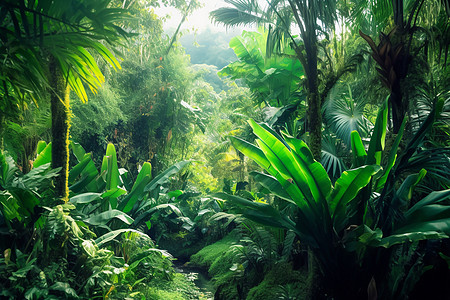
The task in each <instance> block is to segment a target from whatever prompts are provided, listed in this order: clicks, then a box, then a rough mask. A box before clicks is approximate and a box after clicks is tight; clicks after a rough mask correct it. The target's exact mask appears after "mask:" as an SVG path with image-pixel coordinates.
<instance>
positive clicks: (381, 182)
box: [375, 116, 408, 191]
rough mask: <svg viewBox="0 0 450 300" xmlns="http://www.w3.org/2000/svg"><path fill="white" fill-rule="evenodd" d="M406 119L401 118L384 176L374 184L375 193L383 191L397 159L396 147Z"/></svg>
mask: <svg viewBox="0 0 450 300" xmlns="http://www.w3.org/2000/svg"><path fill="white" fill-rule="evenodd" d="M407 119H408V118H407V117H406V116H405V117H404V118H403V122H402V125H401V126H400V130H399V131H398V134H397V137H396V138H395V141H394V143H393V144H392V148H391V151H390V152H389V158H388V162H387V164H386V167H385V171H384V174H383V176H381V177H380V179H378V181H377V182H376V187H375V191H381V190H382V189H383V187H384V185H385V183H386V180H387V178H388V177H389V174H390V172H391V169H392V167H393V166H394V164H395V161H396V159H397V151H398V146H399V145H400V141H401V140H402V138H403V132H404V131H405V126H406V121H407Z"/></svg>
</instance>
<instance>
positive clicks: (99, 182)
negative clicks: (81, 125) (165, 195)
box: [69, 143, 190, 229]
mask: <svg viewBox="0 0 450 300" xmlns="http://www.w3.org/2000/svg"><path fill="white" fill-rule="evenodd" d="M71 146H72V151H73V153H74V155H75V157H76V158H77V160H78V164H76V165H75V166H74V167H73V168H72V169H71V170H70V172H69V185H70V187H69V188H70V190H71V195H72V196H71V198H70V202H71V203H73V204H75V205H76V206H77V208H78V210H79V211H80V212H81V213H83V214H84V218H83V219H84V221H85V222H86V223H88V224H91V225H95V226H103V227H106V226H107V225H108V226H113V229H117V228H120V227H121V226H122V225H124V224H126V225H129V226H132V227H133V228H138V227H140V226H142V225H143V224H145V223H147V226H150V224H149V223H148V222H149V220H150V218H151V215H152V214H153V213H154V212H155V211H157V210H158V209H163V208H164V209H165V208H167V207H160V206H157V205H156V204H155V203H154V201H152V198H155V197H158V196H159V193H160V189H161V186H162V185H164V184H166V183H167V181H168V180H169V178H170V177H171V176H173V175H174V174H176V173H178V172H179V171H181V170H182V169H183V168H184V167H185V166H187V165H188V164H189V163H190V162H189V161H181V162H178V163H176V164H174V165H172V166H170V167H169V168H168V169H167V170H165V171H164V172H162V173H161V174H159V175H158V176H156V177H155V178H153V179H152V177H151V170H152V167H151V164H150V163H148V162H145V163H144V164H143V165H142V167H141V169H140V171H139V174H138V175H137V177H136V180H135V181H134V182H133V181H132V180H131V178H130V176H129V174H128V171H127V170H125V169H119V167H118V164H117V154H116V150H115V147H114V145H113V144H109V145H108V147H107V149H106V155H105V156H104V157H103V161H102V166H101V169H100V172H98V171H97V168H96V167H95V164H94V162H93V161H92V158H91V154H90V153H86V152H85V150H84V149H83V148H82V147H81V146H80V145H79V144H77V143H72V145H71ZM169 209H172V210H174V211H176V212H177V211H178V209H177V208H176V207H175V206H170V207H169ZM106 228H107V229H111V228H109V227H106Z"/></svg>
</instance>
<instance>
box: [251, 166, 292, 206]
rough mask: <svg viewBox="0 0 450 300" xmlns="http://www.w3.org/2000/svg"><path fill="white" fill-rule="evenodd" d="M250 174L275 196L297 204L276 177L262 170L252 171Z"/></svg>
mask: <svg viewBox="0 0 450 300" xmlns="http://www.w3.org/2000/svg"><path fill="white" fill-rule="evenodd" d="M250 175H252V176H253V178H254V179H255V180H256V181H257V182H259V183H260V184H261V185H262V186H263V187H265V188H266V189H268V190H269V191H270V192H271V193H272V194H274V195H275V196H277V197H280V198H281V199H284V200H286V201H289V202H291V203H294V204H295V202H294V201H292V199H291V196H289V194H288V193H287V192H286V191H285V190H284V189H283V187H282V186H281V184H280V183H279V182H278V180H277V179H276V178H275V177H273V176H271V175H268V174H264V173H260V172H251V173H250Z"/></svg>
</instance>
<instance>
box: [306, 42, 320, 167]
mask: <svg viewBox="0 0 450 300" xmlns="http://www.w3.org/2000/svg"><path fill="white" fill-rule="evenodd" d="M309 48H310V49H309V51H307V58H308V69H309V72H308V78H307V83H308V95H307V102H308V110H307V125H308V127H307V130H308V131H309V139H310V140H309V148H310V149H311V152H312V154H313V156H314V158H315V159H316V160H317V161H320V159H321V157H322V111H321V103H320V101H321V99H320V96H319V89H318V71H317V43H316V41H315V39H314V41H312V43H311V45H310V47H309Z"/></svg>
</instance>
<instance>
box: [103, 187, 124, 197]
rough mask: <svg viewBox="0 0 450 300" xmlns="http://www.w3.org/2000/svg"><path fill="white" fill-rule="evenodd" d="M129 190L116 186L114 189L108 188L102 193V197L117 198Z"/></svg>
mask: <svg viewBox="0 0 450 300" xmlns="http://www.w3.org/2000/svg"><path fill="white" fill-rule="evenodd" d="M126 193H127V191H126V190H125V189H122V188H114V189H112V190H108V191H106V192H104V193H103V194H102V198H117V197H119V196H122V195H125V194H126Z"/></svg>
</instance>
